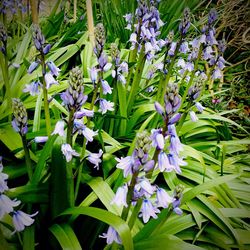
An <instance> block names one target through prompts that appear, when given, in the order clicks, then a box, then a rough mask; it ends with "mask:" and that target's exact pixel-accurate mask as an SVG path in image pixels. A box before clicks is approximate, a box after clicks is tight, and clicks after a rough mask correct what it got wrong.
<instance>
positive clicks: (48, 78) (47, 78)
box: [44, 73, 58, 89]
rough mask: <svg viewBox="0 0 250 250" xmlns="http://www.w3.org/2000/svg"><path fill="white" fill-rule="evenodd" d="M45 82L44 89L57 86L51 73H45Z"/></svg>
mask: <svg viewBox="0 0 250 250" xmlns="http://www.w3.org/2000/svg"><path fill="white" fill-rule="evenodd" d="M44 79H45V82H46V88H47V89H49V88H50V86H51V85H53V84H58V82H57V81H56V80H55V78H54V77H53V75H52V74H51V73H46V74H45V76H44Z"/></svg>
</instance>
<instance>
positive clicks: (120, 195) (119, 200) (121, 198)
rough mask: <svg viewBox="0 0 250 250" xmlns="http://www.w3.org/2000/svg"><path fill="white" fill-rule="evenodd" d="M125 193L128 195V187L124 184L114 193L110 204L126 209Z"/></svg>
mask: <svg viewBox="0 0 250 250" xmlns="http://www.w3.org/2000/svg"><path fill="white" fill-rule="evenodd" d="M127 193H128V186H127V184H124V185H123V186H122V187H119V188H118V189H117V191H116V194H115V197H114V198H113V200H112V201H111V203H110V204H111V205H112V204H116V205H117V206H125V207H127V206H128V204H127Z"/></svg>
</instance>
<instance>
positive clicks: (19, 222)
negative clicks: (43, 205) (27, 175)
mask: <svg viewBox="0 0 250 250" xmlns="http://www.w3.org/2000/svg"><path fill="white" fill-rule="evenodd" d="M7 180H8V175H7V174H5V173H3V164H2V157H0V220H1V219H3V217H4V216H5V215H6V214H12V221H13V226H14V228H15V231H14V232H13V233H15V232H21V231H23V230H24V228H25V226H30V225H31V224H33V222H34V219H32V217H34V216H35V215H37V213H38V212H36V213H34V214H32V215H29V214H26V213H24V212H23V211H21V210H17V211H15V210H14V207H18V206H19V205H20V204H21V201H19V200H17V199H14V200H11V199H10V198H9V197H8V196H7V195H6V194H4V192H5V191H7V190H8V189H9V187H8V186H7Z"/></svg>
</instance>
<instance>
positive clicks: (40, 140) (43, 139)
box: [34, 136, 49, 143]
mask: <svg viewBox="0 0 250 250" xmlns="http://www.w3.org/2000/svg"><path fill="white" fill-rule="evenodd" d="M48 139H49V137H48V136H36V137H35V138H34V142H35V143H43V142H46V141H48Z"/></svg>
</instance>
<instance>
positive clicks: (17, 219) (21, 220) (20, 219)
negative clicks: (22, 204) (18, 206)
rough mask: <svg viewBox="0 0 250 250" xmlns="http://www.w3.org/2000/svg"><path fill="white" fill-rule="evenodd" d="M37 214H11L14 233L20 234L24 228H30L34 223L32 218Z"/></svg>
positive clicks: (19, 211) (16, 212)
mask: <svg viewBox="0 0 250 250" xmlns="http://www.w3.org/2000/svg"><path fill="white" fill-rule="evenodd" d="M37 214H38V212H36V213H34V214H31V215H29V214H26V213H24V212H22V211H21V210H18V211H14V212H13V225H14V228H15V232H16V231H17V232H21V231H23V230H24V228H25V227H27V226H30V225H32V224H33V223H34V219H32V217H34V216H36V215H37Z"/></svg>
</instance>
